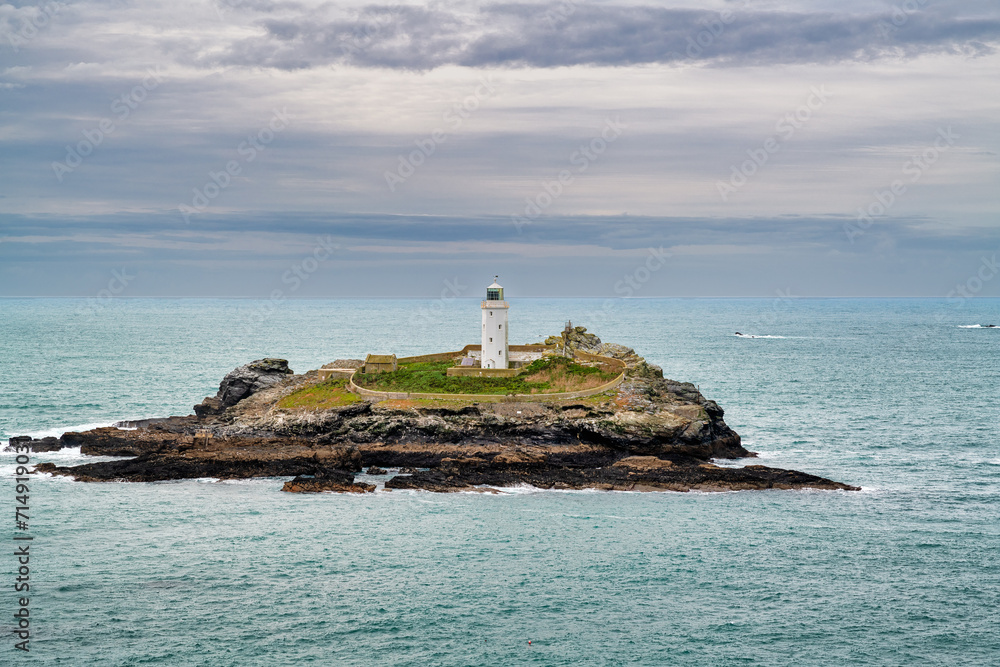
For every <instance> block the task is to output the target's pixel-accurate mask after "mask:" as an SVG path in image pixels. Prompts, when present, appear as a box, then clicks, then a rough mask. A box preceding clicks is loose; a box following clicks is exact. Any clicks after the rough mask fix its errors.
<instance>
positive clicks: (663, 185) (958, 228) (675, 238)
mask: <svg viewBox="0 0 1000 667" xmlns="http://www.w3.org/2000/svg"><path fill="white" fill-rule="evenodd" d="M998 46H1000V4H998V3H997V2H995V0H961V1H958V0H905V1H899V2H895V3H893V2H880V1H878V0H868V1H864V2H862V1H860V0H838V1H836V2H834V1H827V0H799V1H797V2H791V1H776V0H748V1H746V2H743V1H742V0H739V1H737V2H725V1H722V0H715V1H709V2H700V3H699V2H690V1H688V2H673V1H666V2H584V1H582V0H581V1H574V0H566V2H563V3H561V4H560V3H558V2H544V3H530V2H523V3H502V2H498V3H489V2H430V3H425V2H404V3H400V4H384V5H377V4H374V5H373V4H367V3H361V2H346V3H345V2H341V3H329V2H311V1H309V0H303V1H292V2H282V1H281V0H275V1H273V2H272V1H268V0H204V1H201V2H195V1H193V0H175V1H174V2H171V3H163V2H131V1H128V0H120V1H107V2H96V1H93V0H83V1H80V2H50V3H46V2H40V3H25V2H13V3H11V4H2V5H0V296H3V295H7V296H10V295H78V296H94V295H96V294H97V293H99V291H100V290H102V289H106V288H107V287H108V285H109V283H111V284H112V285H113V286H115V287H116V288H118V287H119V286H121V288H120V289H118V290H117V292H116V293H120V294H121V295H122V296H143V295H199V296H205V295H218V296H229V295H232V296H250V297H261V298H268V297H269V295H271V294H272V293H274V292H275V290H281V293H282V295H283V296H292V297H296V296H302V297H305V296H378V295H383V296H420V297H428V298H433V297H435V296H437V295H438V294H440V292H441V291H442V289H447V285H446V283H445V281H449V282H450V281H453V280H454V279H456V278H457V279H458V282H459V284H460V285H462V286H463V287H462V288H461V289H462V291H463V292H464V293H463V296H475V295H476V294H478V293H479V292H481V291H482V288H484V287H485V285H486V284H488V283H489V282H490V281H491V279H492V275H493V274H494V273H498V274H500V275H501V283H503V284H504V285H505V286H506V287H507V288H508V293H509V294H510V296H512V297H513V296H515V295H532V296H561V295H566V296H570V295H573V296H576V295H582V296H613V295H620V296H626V295H632V296H650V297H651V296H723V295H733V296H775V295H776V294H779V293H780V294H782V295H791V296H832V295H861V296H872V295H901V296H910V295H929V296H946V295H948V294H949V293H950V292H952V291H953V290H955V289H956V286H964V287H965V289H966V290H967V291H968V290H970V289H971V290H972V292H971V293H972V294H976V295H980V296H996V295H1000V276H996V274H997V272H998V271H1000V269H997V268H996V267H995V264H994V262H995V255H996V254H997V253H998V252H1000V224H998V223H1000V218H998V209H1000V197H998V193H1000V159H998V153H1000V133H998V127H1000V55H998V53H997V48H998ZM650 249H652V252H651V250H650ZM654 255H655V256H654ZM116 275H117V276H121V275H123V276H124V277H125V278H124V280H119V279H118V278H116ZM977 276H978V280H977ZM116 281H117V282H116ZM122 283H124V285H122ZM466 290H467V291H466Z"/></svg>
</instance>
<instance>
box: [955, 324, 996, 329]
mask: <svg viewBox="0 0 1000 667" xmlns="http://www.w3.org/2000/svg"><path fill="white" fill-rule="evenodd" d="M958 328H959V329H1000V327H997V326H992V327H990V326H986V327H984V326H983V325H982V324H959V325H958Z"/></svg>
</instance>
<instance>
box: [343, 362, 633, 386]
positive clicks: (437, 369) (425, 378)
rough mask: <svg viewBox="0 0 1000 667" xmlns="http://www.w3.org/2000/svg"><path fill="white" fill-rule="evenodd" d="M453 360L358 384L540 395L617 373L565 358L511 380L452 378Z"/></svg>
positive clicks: (358, 378)
mask: <svg viewBox="0 0 1000 667" xmlns="http://www.w3.org/2000/svg"><path fill="white" fill-rule="evenodd" d="M452 365H453V364H452V363H451V362H450V361H433V362H422V363H415V364H405V365H403V366H400V368H399V369H398V370H397V371H395V372H393V373H375V374H365V373H358V374H357V375H355V376H354V382H355V383H356V384H357V385H358V386H360V387H364V388H366V389H373V390H375V391H399V392H419V393H425V394H539V393H554V392H563V391H579V390H581V389H590V388H593V387H596V386H598V385H601V384H604V383H605V382H609V381H611V380H613V379H614V378H615V377H617V375H618V374H617V373H615V372H610V371H606V370H603V369H600V368H594V367H591V366H581V365H580V364H576V363H573V362H571V361H570V360H569V359H565V358H563V357H546V358H545V359H539V360H538V361H535V362H533V363H531V364H530V365H529V366H527V367H526V368H525V369H524V371H523V372H522V373H521V374H520V375H518V376H516V377H509V378H491V377H448V376H447V375H446V373H447V371H448V368H450V367H451V366H452Z"/></svg>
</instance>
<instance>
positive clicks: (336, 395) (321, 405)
mask: <svg viewBox="0 0 1000 667" xmlns="http://www.w3.org/2000/svg"><path fill="white" fill-rule="evenodd" d="M360 400H362V399H361V397H360V396H358V395H357V394H352V393H351V392H349V391H347V380H346V379H344V378H330V379H329V380H326V381H325V382H321V383H319V384H315V385H313V386H311V387H306V388H305V389H300V390H298V391H297V392H295V393H292V394H289V395H288V396H285V397H284V398H283V399H281V400H280V401H278V407H279V408H281V409H283V410H329V409H330V408H338V407H342V406H344V405H350V404H352V403H357V402H358V401H360Z"/></svg>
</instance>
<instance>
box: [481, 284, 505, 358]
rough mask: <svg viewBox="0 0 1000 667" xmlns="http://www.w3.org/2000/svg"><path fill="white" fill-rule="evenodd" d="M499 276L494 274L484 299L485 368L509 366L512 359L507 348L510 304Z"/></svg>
mask: <svg viewBox="0 0 1000 667" xmlns="http://www.w3.org/2000/svg"><path fill="white" fill-rule="evenodd" d="M499 278H500V276H494V280H493V284H492V285H490V286H489V287H487V288H486V300H485V301H483V358H482V363H481V366H482V367H483V368H507V363H508V361H509V360H510V354H509V351H508V349H507V310H508V308H509V307H510V306H509V305H508V304H507V302H506V301H504V298H503V287H501V286H500V285H498V284H497V280H499Z"/></svg>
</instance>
